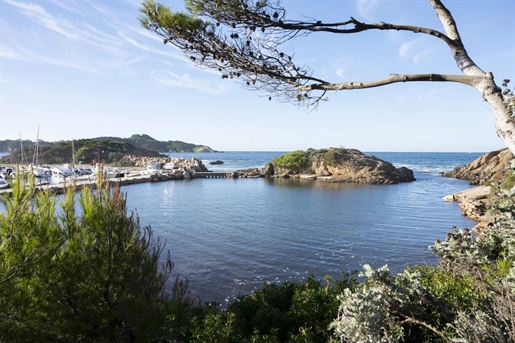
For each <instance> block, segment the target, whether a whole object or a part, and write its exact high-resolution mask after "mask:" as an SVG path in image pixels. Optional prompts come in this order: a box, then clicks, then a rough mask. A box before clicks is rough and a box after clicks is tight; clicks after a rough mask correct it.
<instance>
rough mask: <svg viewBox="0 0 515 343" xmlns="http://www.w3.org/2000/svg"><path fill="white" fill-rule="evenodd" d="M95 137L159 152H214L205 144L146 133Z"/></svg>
mask: <svg viewBox="0 0 515 343" xmlns="http://www.w3.org/2000/svg"><path fill="white" fill-rule="evenodd" d="M95 139H98V140H110V141H120V142H126V143H131V144H134V145H135V146H137V147H138V148H142V149H147V150H154V151H159V152H198V151H202V152H214V150H213V149H211V148H210V147H208V146H205V145H197V144H193V143H185V142H182V141H158V140H157V139H155V138H152V137H150V136H149V135H146V134H142V135H138V134H134V135H132V136H130V137H129V138H119V137H98V138H95Z"/></svg>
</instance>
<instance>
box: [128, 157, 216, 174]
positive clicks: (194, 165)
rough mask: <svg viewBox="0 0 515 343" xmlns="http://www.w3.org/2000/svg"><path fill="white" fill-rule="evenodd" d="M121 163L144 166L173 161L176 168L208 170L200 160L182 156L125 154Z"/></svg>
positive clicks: (197, 170) (196, 170) (198, 170)
mask: <svg viewBox="0 0 515 343" xmlns="http://www.w3.org/2000/svg"><path fill="white" fill-rule="evenodd" d="M121 162H122V163H125V164H128V165H132V166H135V167H146V166H148V165H150V164H157V165H161V166H163V165H165V164H167V163H175V165H176V166H177V168H176V169H191V170H193V171H195V172H208V171H209V170H208V169H207V168H206V166H204V164H203V163H202V161H201V160H199V159H196V158H194V157H193V158H190V159H186V158H182V157H167V156H161V157H144V156H143V157H142V156H134V155H126V156H124V157H123V159H122V160H121Z"/></svg>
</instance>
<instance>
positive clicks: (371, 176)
mask: <svg viewBox="0 0 515 343" xmlns="http://www.w3.org/2000/svg"><path fill="white" fill-rule="evenodd" d="M230 176H231V177H260V176H264V177H278V178H301V179H312V180H315V179H316V180H324V181H327V182H346V183H351V182H352V183H364V184H396V183H399V182H411V181H415V177H414V176H413V171H412V170H410V169H408V168H406V167H400V168H396V167H395V166H393V165H392V164H391V163H389V162H386V161H383V160H381V159H379V158H377V157H375V156H373V155H365V154H363V153H362V152H361V151H359V150H356V149H344V148H329V149H319V150H315V149H308V150H307V151H293V152H290V153H287V154H284V155H281V156H279V157H277V158H276V159H275V160H273V161H272V162H270V163H268V164H267V165H266V166H265V167H264V168H263V169H261V170H258V169H247V170H240V171H236V172H234V173H231V174H230Z"/></svg>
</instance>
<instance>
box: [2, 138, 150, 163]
mask: <svg viewBox="0 0 515 343" xmlns="http://www.w3.org/2000/svg"><path fill="white" fill-rule="evenodd" d="M34 150H35V145H31V146H29V147H27V148H25V146H24V150H23V155H24V156H25V157H24V159H23V161H22V152H21V151H20V150H15V151H13V152H12V153H11V154H10V155H7V156H4V157H2V158H1V159H0V163H5V164H16V163H22V162H23V163H39V164H57V163H73V162H74V161H75V162H76V163H78V162H85V163H92V161H93V160H101V161H104V162H105V163H113V162H117V161H119V160H120V159H121V158H122V157H123V156H125V155H136V156H160V154H159V153H158V152H156V151H152V150H146V149H141V148H138V147H136V146H134V145H133V144H131V143H126V142H121V141H116V140H98V139H79V140H76V141H73V142H72V141H60V142H55V143H51V144H47V145H45V146H43V147H39V149H38V154H37V156H38V157H37V159H36V154H35V153H34ZM74 151H75V155H74V154H73V152H74ZM27 156H30V158H27Z"/></svg>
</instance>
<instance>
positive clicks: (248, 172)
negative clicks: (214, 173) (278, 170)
mask: <svg viewBox="0 0 515 343" xmlns="http://www.w3.org/2000/svg"><path fill="white" fill-rule="evenodd" d="M263 176H265V175H263V173H261V171H260V170H259V169H258V168H250V169H242V170H236V171H234V172H232V173H228V174H227V177H229V178H256V177H263Z"/></svg>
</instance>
